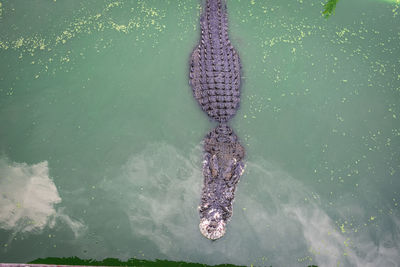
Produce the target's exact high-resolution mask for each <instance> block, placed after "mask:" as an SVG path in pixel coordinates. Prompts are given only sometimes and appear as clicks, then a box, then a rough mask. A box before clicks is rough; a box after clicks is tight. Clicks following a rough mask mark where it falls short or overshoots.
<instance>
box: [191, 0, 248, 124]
mask: <svg viewBox="0 0 400 267" xmlns="http://www.w3.org/2000/svg"><path fill="white" fill-rule="evenodd" d="M200 25H201V40H200V43H199V44H198V46H197V47H196V48H195V49H194V51H193V53H192V56H191V60H190V77H189V82H190V85H191V86H192V89H193V95H194V97H195V98H196V100H197V101H198V102H199V104H200V106H201V108H202V109H203V110H204V111H205V112H206V113H207V114H208V116H210V117H211V118H213V119H214V120H216V121H218V122H227V121H228V120H229V119H230V118H231V117H232V116H233V115H235V113H236V110H237V109H238V108H239V102H240V91H239V87H240V59H239V55H238V54H237V52H236V51H235V49H234V48H233V46H232V44H231V42H230V41H229V38H228V19H227V13H226V5H225V1H223V0H208V1H206V6H205V10H204V12H203V14H202V16H201V19H200Z"/></svg>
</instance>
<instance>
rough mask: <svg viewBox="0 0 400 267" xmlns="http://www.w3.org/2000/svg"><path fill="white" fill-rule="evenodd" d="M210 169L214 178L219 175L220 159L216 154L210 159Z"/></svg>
mask: <svg viewBox="0 0 400 267" xmlns="http://www.w3.org/2000/svg"><path fill="white" fill-rule="evenodd" d="M210 171H211V176H212V177H213V178H216V177H217V176H218V159H217V156H216V155H213V156H212V157H211V159H210Z"/></svg>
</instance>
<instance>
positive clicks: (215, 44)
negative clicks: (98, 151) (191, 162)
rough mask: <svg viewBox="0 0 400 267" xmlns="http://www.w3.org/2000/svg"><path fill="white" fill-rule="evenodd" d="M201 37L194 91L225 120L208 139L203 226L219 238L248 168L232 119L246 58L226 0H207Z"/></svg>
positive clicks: (211, 114) (193, 71) (192, 76)
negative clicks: (235, 40) (234, 39)
mask: <svg viewBox="0 0 400 267" xmlns="http://www.w3.org/2000/svg"><path fill="white" fill-rule="evenodd" d="M200 26H201V39H200V43H199V44H198V45H197V46H196V48H195V49H194V50H193V53H192V55H191V58H190V74H189V82H190V85H191V87H192V90H193V95H194V97H195V99H196V100H197V102H198V103H199V104H200V107H201V108H202V110H203V111H205V112H206V113H207V115H208V116H209V117H210V118H212V119H214V120H215V121H217V122H218V123H219V125H218V126H217V127H216V128H215V129H213V130H212V131H211V132H209V133H208V134H207V136H206V137H205V139H204V163H203V176H204V184H203V190H202V196H201V203H200V206H199V213H200V224H199V227H200V232H201V233H202V234H203V235H204V236H205V237H207V238H209V239H212V240H215V239H218V238H220V237H222V236H223V235H224V234H225V232H226V224H227V222H228V221H229V219H230V217H231V216H232V204H233V200H234V195H235V190H236V185H237V183H238V182H239V178H240V176H241V175H242V173H243V170H244V164H243V161H242V159H243V157H244V154H245V152H244V148H243V146H242V145H241V144H240V143H239V141H238V138H237V136H236V135H235V134H234V133H233V131H232V129H231V128H230V127H229V126H228V125H227V122H228V121H229V119H230V118H231V117H232V116H234V115H235V113H236V110H237V109H238V108H239V102H240V90H239V89H240V68H241V67H240V58H239V55H238V54H237V52H236V51H235V49H234V48H233V46H232V44H231V42H230V41H229V38H228V18H227V10H226V4H225V1H224V0H206V4H205V7H204V10H203V13H202V15H201V19H200Z"/></svg>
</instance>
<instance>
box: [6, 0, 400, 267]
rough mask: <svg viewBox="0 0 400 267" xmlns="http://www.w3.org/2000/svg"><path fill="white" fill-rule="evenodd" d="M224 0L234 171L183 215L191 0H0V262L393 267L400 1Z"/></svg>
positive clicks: (193, 123)
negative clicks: (217, 234) (211, 225)
mask: <svg viewBox="0 0 400 267" xmlns="http://www.w3.org/2000/svg"><path fill="white" fill-rule="evenodd" d="M324 4H325V1H322V2H321V1H315V0H311V1H305V0H297V1H295V0H284V1H283V0H282V1H267V0H265V1H261V0H249V1H247V0H229V1H228V11H229V19H230V20H229V23H230V38H231V40H232V42H233V44H234V45H235V47H236V49H237V50H238V52H239V54H240V57H241V60H242V65H243V86H242V98H241V107H240V110H239V111H238V113H237V115H236V117H234V119H233V121H232V122H231V125H232V127H233V129H234V130H235V132H236V133H237V135H238V136H239V137H240V139H241V142H242V143H243V144H244V145H245V147H246V151H247V156H246V170H245V173H244V175H243V176H242V178H241V182H240V184H239V186H238V190H237V194H236V199H235V204H234V214H233V217H232V221H231V222H230V223H229V225H228V231H227V234H226V235H225V236H224V237H223V238H222V239H220V240H218V241H216V242H211V241H209V240H206V239H205V238H204V237H203V236H202V235H201V234H200V232H199V230H198V222H199V216H198V213H197V205H198V203H199V198H200V191H201V186H202V179H203V178H202V174H201V161H202V146H201V140H202V139H203V137H204V135H205V134H206V133H207V132H208V131H209V130H210V129H211V128H212V127H213V126H214V123H212V122H210V121H209V119H208V118H207V117H206V115H205V114H204V113H203V112H202V111H201V109H200V108H199V106H198V105H197V103H196V102H195V100H194V98H193V97H192V93H191V89H190V87H189V85H188V60H189V55H190V53H191V51H192V49H193V47H194V46H195V44H196V43H197V40H198V38H199V31H198V30H199V29H198V18H199V12H200V7H201V1H194V0H192V1H189V0H179V1H172V0H170V1H167V0H165V1H164V0H163V1H160V0H143V1H123V0H117V1H98V0H96V1H95V0H91V1H66V0H64V1H62V0H57V1H56V0H54V1H50V0H34V1H22V0H13V1H11V0H9V1H5V0H0V59H1V61H0V262H28V261H31V260H34V259H36V258H39V257H41V258H44V257H70V256H77V257H79V258H82V259H97V260H102V259H104V258H109V257H114V258H118V259H120V260H122V261H124V260H127V259H129V258H133V257H135V258H137V259H146V260H154V259H163V260H175V261H186V262H198V263H205V264H221V263H230V264H241V265H251V264H253V265H257V266H266V265H268V266H269V265H273V266H306V265H311V264H315V265H319V266H398V264H399V262H400V249H399V247H400V214H399V207H398V205H399V204H398V203H399V201H400V194H399V193H400V180H399V178H400V123H399V119H400V101H399V100H400V46H399V43H400V7H399V6H400V3H399V2H398V1H383V0H382V1H372V0H370V1H367V0H342V1H339V2H338V4H337V7H336V11H335V15H332V16H330V17H329V19H325V18H324V17H323V15H322V12H323V7H324Z"/></svg>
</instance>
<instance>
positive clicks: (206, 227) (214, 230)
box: [199, 218, 226, 240]
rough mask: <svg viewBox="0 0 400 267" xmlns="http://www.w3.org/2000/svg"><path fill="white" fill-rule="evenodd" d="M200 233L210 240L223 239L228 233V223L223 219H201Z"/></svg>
mask: <svg viewBox="0 0 400 267" xmlns="http://www.w3.org/2000/svg"><path fill="white" fill-rule="evenodd" d="M199 228H200V232H201V233H202V234H203V235H204V236H205V237H206V238H208V239H211V240H216V239H219V238H221V237H222V236H223V235H224V234H225V232H226V223H225V221H224V220H222V219H214V218H213V219H211V220H209V219H207V218H202V219H200V224H199Z"/></svg>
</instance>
